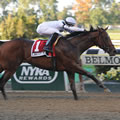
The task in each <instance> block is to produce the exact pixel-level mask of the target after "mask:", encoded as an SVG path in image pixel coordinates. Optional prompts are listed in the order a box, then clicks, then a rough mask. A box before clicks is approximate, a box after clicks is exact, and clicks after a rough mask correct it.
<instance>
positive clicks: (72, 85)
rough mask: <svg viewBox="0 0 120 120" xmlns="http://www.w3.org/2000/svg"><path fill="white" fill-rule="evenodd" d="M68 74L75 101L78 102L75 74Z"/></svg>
mask: <svg viewBox="0 0 120 120" xmlns="http://www.w3.org/2000/svg"><path fill="white" fill-rule="evenodd" d="M67 74H68V78H69V82H70V87H71V90H72V93H73V96H74V99H75V100H78V96H77V93H76V88H75V81H74V73H71V72H67Z"/></svg>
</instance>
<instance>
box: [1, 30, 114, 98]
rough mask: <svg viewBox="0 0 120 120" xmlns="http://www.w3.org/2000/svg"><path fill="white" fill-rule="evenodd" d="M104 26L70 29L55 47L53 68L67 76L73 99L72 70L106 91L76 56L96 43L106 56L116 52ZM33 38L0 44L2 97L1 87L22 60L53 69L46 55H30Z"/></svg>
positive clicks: (74, 92) (74, 93) (75, 95)
mask: <svg viewBox="0 0 120 120" xmlns="http://www.w3.org/2000/svg"><path fill="white" fill-rule="evenodd" d="M106 30H107V28H106V29H103V28H97V29H96V30H93V29H90V30H89V31H83V32H73V33H71V34H69V35H67V36H64V37H60V39H59V41H58V43H57V44H56V46H55V53H56V71H66V72H67V74H68V77H69V82H70V87H71V90H72V93H73V96H74V99H75V100H77V99H78V96H77V93H76V89H75V82H74V73H78V74H81V75H86V76H87V77H89V78H91V79H92V80H93V81H94V82H96V84H97V85H98V86H99V87H101V88H103V89H104V91H109V89H108V88H106V86H104V85H103V84H102V83H101V82H100V81H99V80H98V79H97V78H95V77H94V76H93V75H92V74H90V73H89V72H87V71H85V70H84V69H82V67H81V64H80V62H79V57H80V55H81V54H82V53H83V52H84V51H85V50H87V49H88V48H90V47H92V46H98V47H99V48H101V49H103V50H104V51H105V52H107V53H108V54H109V55H110V56H114V55H115V54H116V50H115V47H114V46H113V44H112V42H111V39H110V37H109V36H108V33H107V32H106ZM33 43H34V41H32V40H28V39H25V38H17V39H14V40H11V41H8V42H5V43H3V44H2V45H1V46H0V72H2V71H5V72H4V74H3V76H2V77H1V78H0V90H1V92H2V95H3V97H4V99H7V95H6V93H5V89H4V86H5V84H6V82H7V81H8V80H9V78H11V77H12V76H13V74H14V73H15V72H16V70H17V68H18V67H19V66H20V64H21V63H22V62H27V63H30V64H32V65H34V66H36V67H39V68H41V69H47V70H53V66H52V64H51V63H52V59H51V58H50V57H46V56H43V57H37V58H36V57H34V58H33V57H31V47H32V44H33Z"/></svg>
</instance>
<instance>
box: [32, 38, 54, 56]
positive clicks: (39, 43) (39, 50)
mask: <svg viewBox="0 0 120 120" xmlns="http://www.w3.org/2000/svg"><path fill="white" fill-rule="evenodd" d="M46 42H47V40H36V41H35V42H34V43H33V45H32V48H31V57H40V56H47V57H52V54H51V52H46V51H44V50H43V47H44V46H45V44H46ZM53 56H55V45H53Z"/></svg>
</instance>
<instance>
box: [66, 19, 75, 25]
mask: <svg viewBox="0 0 120 120" xmlns="http://www.w3.org/2000/svg"><path fill="white" fill-rule="evenodd" d="M65 22H66V24H67V25H70V26H74V25H75V24H76V20H75V19H74V18H73V17H67V18H66V19H65Z"/></svg>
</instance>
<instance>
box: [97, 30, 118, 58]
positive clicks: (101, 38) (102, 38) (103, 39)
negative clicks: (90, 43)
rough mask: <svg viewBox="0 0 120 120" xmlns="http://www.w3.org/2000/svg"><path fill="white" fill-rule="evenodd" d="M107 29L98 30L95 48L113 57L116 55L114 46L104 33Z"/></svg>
mask: <svg viewBox="0 0 120 120" xmlns="http://www.w3.org/2000/svg"><path fill="white" fill-rule="evenodd" d="M107 29H108V28H105V29H103V28H98V29H97V32H98V37H97V38H98V39H97V44H96V45H97V46H99V47H100V48H102V49H103V50H104V51H105V52H107V53H108V54H109V55H110V56H114V55H115V54H116V49H115V47H114V45H113V44H112V41H111V39H110V37H109V35H108V33H107V32H106V30H107Z"/></svg>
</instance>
